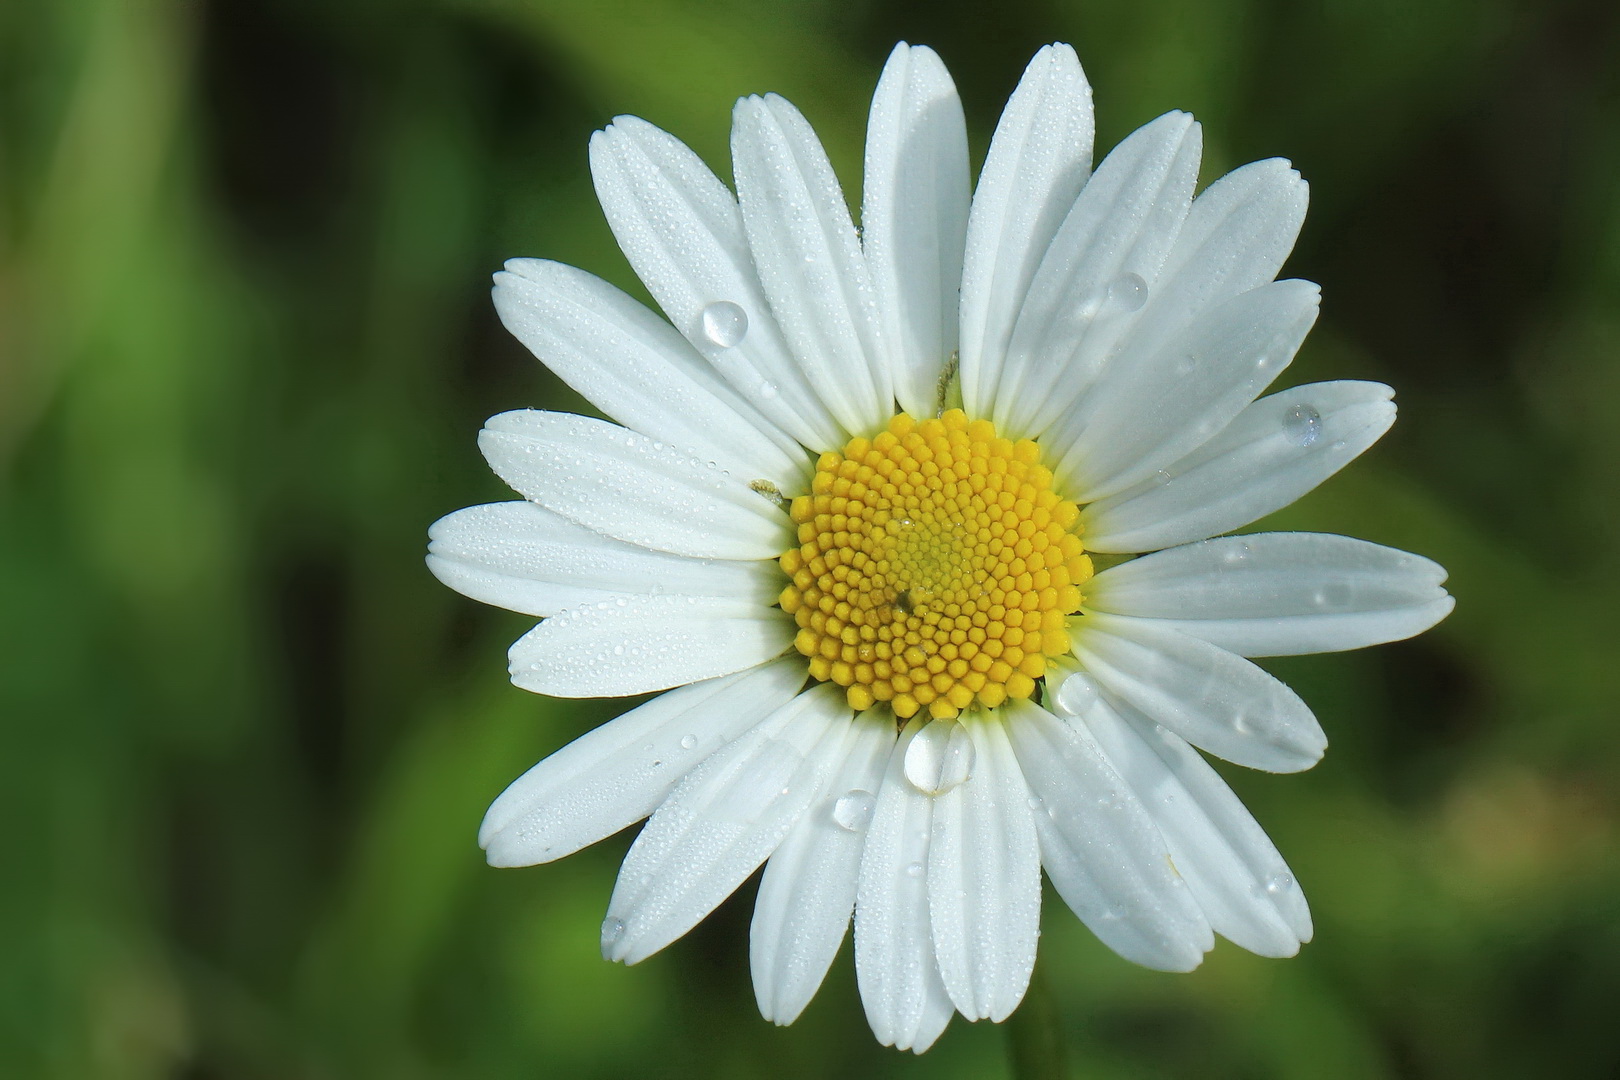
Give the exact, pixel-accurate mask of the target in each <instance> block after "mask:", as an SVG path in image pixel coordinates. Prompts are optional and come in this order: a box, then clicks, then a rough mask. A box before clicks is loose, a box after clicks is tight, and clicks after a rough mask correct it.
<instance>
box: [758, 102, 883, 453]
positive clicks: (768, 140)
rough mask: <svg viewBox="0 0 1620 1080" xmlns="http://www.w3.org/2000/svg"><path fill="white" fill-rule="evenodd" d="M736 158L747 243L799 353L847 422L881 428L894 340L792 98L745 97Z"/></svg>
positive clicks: (824, 163)
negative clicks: (889, 339)
mask: <svg viewBox="0 0 1620 1080" xmlns="http://www.w3.org/2000/svg"><path fill="white" fill-rule="evenodd" d="M731 157H732V171H733V172H734V173H735V174H736V179H737V201H738V203H739V205H740V206H741V207H742V216H743V226H744V228H745V229H746V230H747V234H748V246H749V250H751V251H752V252H753V256H754V265H755V266H756V267H758V269H759V277H760V281H761V283H762V284H763V285H764V288H765V295H766V297H767V298H769V300H770V303H771V311H772V312H773V313H775V315H776V320H777V322H778V323H779V324H780V325H781V327H782V333H783V334H784V335H785V336H786V338H787V342H788V344H789V345H790V346H791V347H792V349H793V355H794V356H795V357H796V358H797V359H798V362H799V365H800V367H801V368H802V369H803V370H804V373H805V375H806V376H807V377H808V378H809V381H810V385H811V386H812V387H814V388H815V390H816V393H817V394H818V395H820V397H821V400H822V401H824V402H825V403H826V405H827V411H828V412H830V413H831V414H832V415H833V417H834V418H835V419H837V420H838V422H839V423H840V424H841V425H843V428H844V430H846V431H848V432H849V433H850V434H852V435H855V434H869V433H871V432H873V431H876V430H877V429H878V427H879V426H881V425H882V424H883V423H884V422H885V421H887V420H888V419H889V416H890V415H892V413H893V398H894V385H893V381H892V378H891V375H890V371H889V357H888V344H887V341H886V338H885V335H884V333H883V326H882V323H881V321H880V319H879V316H878V310H877V290H876V289H875V288H874V287H873V284H872V276H871V274H870V273H869V272H868V270H867V268H866V256H865V255H864V254H862V252H861V244H860V239H859V237H858V236H857V235H856V233H855V224H854V222H852V221H851V220H850V217H849V207H848V206H847V205H846V204H845V203H844V193H843V189H842V188H840V187H839V185H838V177H837V176H835V175H834V174H833V169H832V163H831V162H829V161H828V160H827V152H826V151H825V150H824V149H822V146H821V140H820V139H818V138H816V133H815V132H814V131H813V130H812V129H811V127H810V123H809V121H807V120H805V118H804V116H803V115H802V114H800V112H799V110H798V109H796V108H794V107H793V105H792V104H791V103H790V102H788V101H787V100H786V99H784V98H781V97H778V96H776V95H775V94H768V95H766V96H765V97H747V98H743V99H742V100H741V101H739V102H737V107H736V110H735V112H734V113H733V116H732V127H731Z"/></svg>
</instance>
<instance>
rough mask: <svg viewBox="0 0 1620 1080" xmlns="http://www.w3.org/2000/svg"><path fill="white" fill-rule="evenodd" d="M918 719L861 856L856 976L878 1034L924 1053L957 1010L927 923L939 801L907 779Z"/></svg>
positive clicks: (896, 756)
mask: <svg viewBox="0 0 1620 1080" xmlns="http://www.w3.org/2000/svg"><path fill="white" fill-rule="evenodd" d="M924 724H925V720H924V718H921V717H913V718H912V719H911V721H910V722H909V723H907V724H906V726H905V728H904V729H903V730H902V731H901V732H900V738H899V740H898V741H897V742H896V743H895V745H894V748H893V749H892V750H891V751H890V753H889V761H888V766H887V769H886V771H885V773H884V776H883V783H882V786H881V787H880V788H879V790H878V793H877V803H876V805H875V806H874V808H873V811H872V824H871V825H870V826H868V828H867V832H866V847H865V850H864V851H863V852H862V853H861V870H860V882H859V886H858V889H857V892H856V897H855V977H856V982H857V983H859V985H860V990H861V1004H862V1005H863V1006H865V1008H866V1021H867V1023H868V1024H870V1025H871V1026H872V1034H873V1035H876V1036H877V1040H878V1041H879V1042H881V1043H883V1044H884V1045H885V1046H893V1047H894V1048H895V1049H897V1050H912V1051H915V1052H916V1053H919V1054H920V1053H922V1052H923V1051H924V1050H926V1049H928V1047H929V1046H931V1045H933V1043H934V1040H935V1039H937V1038H939V1035H940V1033H941V1032H943V1031H944V1030H945V1025H946V1024H948V1023H949V1022H950V1019H951V1014H952V1013H953V1012H954V1011H955V1008H954V1006H953V1005H952V1003H951V997H950V995H949V994H948V993H947V992H946V990H945V984H944V983H943V982H942V981H941V980H940V977H939V965H938V963H936V962H935V960H934V939H933V934H932V932H931V931H930V928H929V922H928V877H927V872H928V847H929V836H930V832H931V828H932V822H933V816H934V800H933V797H932V796H929V795H926V794H924V793H923V792H922V791H920V790H918V789H917V788H916V787H914V786H912V784H911V782H910V781H909V780H907V779H906V771H905V762H906V750H907V748H908V747H910V745H911V741H912V739H914V738H915V737H916V735H917V732H919V731H921V730H922V729H923V727H924Z"/></svg>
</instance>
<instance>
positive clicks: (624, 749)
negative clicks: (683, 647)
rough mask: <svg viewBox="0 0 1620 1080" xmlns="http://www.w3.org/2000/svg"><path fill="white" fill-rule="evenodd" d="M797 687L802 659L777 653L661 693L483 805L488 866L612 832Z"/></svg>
mask: <svg viewBox="0 0 1620 1080" xmlns="http://www.w3.org/2000/svg"><path fill="white" fill-rule="evenodd" d="M803 685H804V665H802V664H800V663H798V662H797V661H795V660H781V661H777V662H776V663H772V664H766V665H763V666H761V667H757V668H753V669H751V670H749V671H744V672H740V673H738V674H736V675H728V676H725V677H723V678H719V679H709V680H706V681H704V682H697V683H690V684H688V685H686V686H682V687H680V688H679V689H677V690H671V691H669V692H668V693H667V694H660V695H659V696H658V697H656V698H654V699H653V700H651V701H649V702H647V703H646V704H645V705H641V706H638V707H637V708H634V709H631V710H630V711H629V712H627V713H624V714H622V715H620V716H618V717H615V718H614V719H612V720H609V721H608V722H607V723H605V724H603V725H602V726H601V727H598V728H594V729H592V730H591V731H587V732H586V733H585V734H583V735H581V736H580V737H579V738H577V739H575V740H574V741H573V742H571V743H569V744H568V745H567V746H565V747H563V748H562V749H561V750H558V751H557V752H556V753H554V754H552V755H551V756H550V757H547V758H546V759H544V760H543V761H541V762H540V763H539V764H538V765H536V766H534V767H533V768H532V769H530V770H529V771H528V772H526V773H524V774H523V775H522V776H520V777H518V778H517V779H516V780H514V781H513V782H512V784H511V785H510V786H509V787H507V789H506V790H505V791H503V792H501V794H500V797H499V798H497V799H496V800H495V801H494V802H493V803H491V804H490V807H489V811H488V812H487V813H485V815H484V823H483V825H481V826H480V827H479V830H478V844H479V846H480V847H482V848H484V849H485V851H486V852H487V853H488V857H489V862H490V865H491V866H530V865H532V864H534V863H543V862H550V861H551V860H553V859H560V858H562V857H563V856H564V855H571V854H573V853H574V852H576V851H578V850H579V849H580V848H583V847H586V846H588V845H590V844H594V843H596V842H597V841H598V840H602V839H604V838H606V837H609V836H612V835H613V834H614V833H616V832H618V831H619V830H620V829H623V828H625V827H626V826H628V825H631V824H633V823H634V822H637V821H640V820H641V819H642V818H644V817H646V816H647V815H648V814H650V813H652V812H653V811H654V810H655V809H657V808H658V804H659V803H661V802H663V801H664V799H665V798H667V797H668V795H669V793H670V792H671V791H672V790H674V788H675V785H676V784H677V783H679V782H680V780H681V778H682V777H683V776H685V775H686V774H687V773H688V772H690V771H691V770H692V769H693V768H694V767H695V766H697V765H698V763H700V762H701V761H703V759H705V758H707V757H708V756H709V755H710V754H713V753H714V752H715V751H716V750H718V749H719V748H720V747H722V746H725V745H726V744H727V743H729V742H731V740H732V739H735V738H736V737H737V736H738V735H740V734H742V733H743V732H744V731H746V730H748V729H749V728H751V727H753V726H754V725H755V724H756V723H758V722H759V721H760V720H763V719H764V718H765V717H766V716H767V715H769V714H770V713H772V712H774V711H775V710H776V709H778V708H780V707H781V706H783V705H786V704H787V703H788V702H789V701H792V700H793V698H794V697H795V696H796V695H797V694H798V692H799V689H800V687H802V686H803Z"/></svg>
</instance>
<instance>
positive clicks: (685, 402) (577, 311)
mask: <svg viewBox="0 0 1620 1080" xmlns="http://www.w3.org/2000/svg"><path fill="white" fill-rule="evenodd" d="M495 310H496V311H498V312H499V313H500V316H501V322H502V323H504V324H505V326H506V328H507V329H508V330H510V331H511V332H512V334H513V336H514V337H516V338H517V339H518V340H519V341H521V342H523V344H525V345H527V346H528V347H529V351H530V352H532V353H534V355H535V356H537V357H539V358H540V359H541V360H542V361H544V362H545V365H546V366H547V367H548V368H550V369H551V370H552V371H554V372H556V373H557V375H558V376H559V377H561V378H562V380H563V381H564V382H566V383H567V384H568V385H569V386H571V387H573V388H574V389H575V390H577V391H578V392H579V393H580V394H581V395H582V396H583V397H584V398H585V399H586V400H587V401H589V402H590V403H591V404H593V405H595V406H596V407H597V408H599V409H601V410H602V411H603V412H604V413H607V414H608V415H609V416H611V417H612V418H613V419H615V420H617V421H618V422H619V423H621V424H623V425H624V426H625V427H628V428H633V429H634V430H636V431H639V432H641V434H643V435H647V436H649V437H651V438H653V439H656V440H659V441H662V442H666V443H669V444H671V445H673V446H675V447H676V448H677V449H679V450H681V451H684V452H685V453H687V454H689V455H690V456H692V457H696V458H702V459H704V460H710V461H718V462H719V463H720V465H721V467H723V468H726V469H730V470H731V471H732V472H734V473H736V474H737V475H739V476H745V477H748V478H750V479H765V480H769V481H771V482H772V483H774V484H776V485H777V486H778V487H779V488H781V489H783V490H787V489H790V488H792V487H794V486H795V485H797V484H801V483H803V481H804V479H805V476H806V472H807V469H806V466H807V464H808V461H807V459H806V456H805V453H804V451H803V449H801V448H800V447H799V445H798V443H797V442H796V441H795V440H794V439H793V438H792V436H790V435H787V434H784V433H783V432H782V431H781V430H780V429H779V428H778V427H777V426H776V425H775V424H774V423H772V422H771V421H769V420H767V419H765V417H764V416H762V415H760V413H759V411H758V410H756V409H755V408H754V407H753V406H752V405H750V404H748V402H746V401H744V400H743V398H742V397H741V396H740V395H739V394H738V393H737V391H735V390H734V389H732V388H731V387H730V386H729V385H727V383H726V382H725V380H724V379H722V378H720V376H719V375H717V374H715V371H714V369H713V368H712V367H710V366H709V364H708V363H707V362H706V361H705V360H704V359H703V358H702V357H701V356H699V355H698V354H697V353H696V352H695V351H693V349H692V347H691V346H690V345H688V344H687V342H686V340H685V339H684V338H682V337H681V335H680V334H678V333H676V332H675V329H674V328H673V327H672V326H670V325H669V323H667V322H665V321H664V320H663V319H660V318H659V317H658V316H657V315H655V314H653V313H652V312H651V311H648V310H647V309H646V308H645V307H642V306H641V305H640V304H638V303H637V302H636V301H634V300H632V299H631V298H630V297H628V296H626V295H625V294H624V293H622V292H620V291H619V290H618V289H615V288H614V287H613V286H611V285H609V284H608V283H607V282H605V281H603V280H602V279H600V278H598V277H594V276H592V275H590V274H587V273H585V272H584V271H583V270H576V269H574V268H573V267H572V266H564V265H563V264H561V263H554V262H547V261H544V260H541V259H512V260H510V261H508V262H507V264H506V270H505V271H504V272H502V273H499V274H496V275H495Z"/></svg>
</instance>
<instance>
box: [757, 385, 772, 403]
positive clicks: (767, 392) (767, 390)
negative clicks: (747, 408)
mask: <svg viewBox="0 0 1620 1080" xmlns="http://www.w3.org/2000/svg"><path fill="white" fill-rule="evenodd" d="M759 396H760V397H762V398H764V399H765V400H766V401H771V400H773V399H774V398H775V397H776V384H775V383H762V384H760V388H759Z"/></svg>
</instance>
